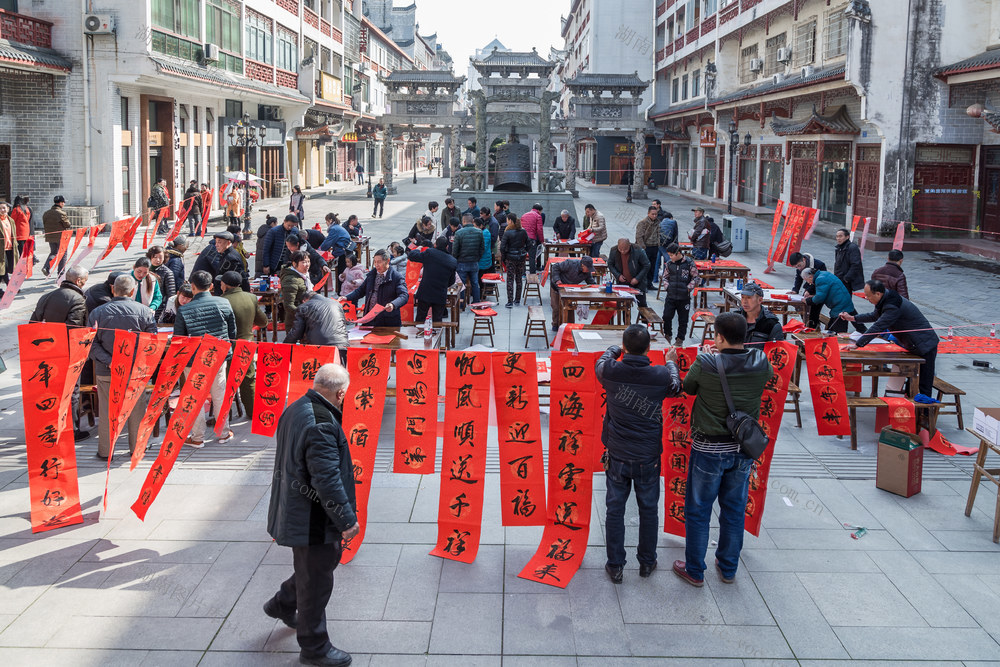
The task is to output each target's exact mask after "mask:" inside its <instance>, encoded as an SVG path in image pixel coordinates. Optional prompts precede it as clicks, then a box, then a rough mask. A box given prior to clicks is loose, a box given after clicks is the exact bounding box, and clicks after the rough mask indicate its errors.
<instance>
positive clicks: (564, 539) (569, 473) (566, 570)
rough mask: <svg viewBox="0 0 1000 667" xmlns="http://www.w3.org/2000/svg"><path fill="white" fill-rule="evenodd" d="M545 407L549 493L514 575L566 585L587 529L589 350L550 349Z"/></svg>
mask: <svg viewBox="0 0 1000 667" xmlns="http://www.w3.org/2000/svg"><path fill="white" fill-rule="evenodd" d="M551 361H552V386H551V392H552V394H551V401H550V412H549V472H548V483H549V495H548V510H547V512H546V517H545V519H546V520H545V530H544V531H543V532H542V541H541V544H539V546H538V550H537V551H536V552H535V555H534V556H532V557H531V560H529V561H528V563H527V565H525V566H524V569H522V570H521V572H520V573H519V574H518V575H517V576H519V577H521V578H522V579H531V580H532V581H537V582H539V583H542V584H547V585H549V586H555V587H557V588H566V586H567V585H569V582H570V581H571V580H572V579H573V575H575V574H576V571H577V570H578V569H580V565H582V564H583V556H584V554H585V553H586V551H587V538H588V536H589V534H590V508H591V502H592V497H593V479H594V475H593V472H591V470H590V461H591V458H592V456H593V455H592V452H591V449H592V448H593V446H594V434H593V431H592V430H591V429H590V426H591V423H592V421H591V417H590V415H588V414H587V406H588V405H593V402H594V394H595V386H596V371H595V368H594V366H595V362H596V357H595V355H594V354H574V353H571V352H553V353H552V357H551Z"/></svg>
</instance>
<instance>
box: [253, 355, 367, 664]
mask: <svg viewBox="0 0 1000 667" xmlns="http://www.w3.org/2000/svg"><path fill="white" fill-rule="evenodd" d="M350 379H351V378H350V376H349V375H348V373H347V370H346V369H345V368H344V367H343V366H337V365H334V364H326V365H324V366H321V367H320V369H319V370H318V371H316V378H315V380H314V381H313V387H312V389H310V390H309V391H307V392H306V394H305V396H303V397H302V398H300V399H298V400H297V401H295V402H294V403H292V404H291V405H289V406H288V407H287V408H285V411H284V412H283V413H282V415H281V418H280V419H279V420H278V431H277V450H276V451H275V454H274V478H273V479H272V481H271V503H270V506H269V507H268V512H267V532H268V534H270V535H271V537H273V538H274V541H275V542H276V543H277V544H280V545H281V546H285V547H291V548H292V562H293V567H294V573H293V574H292V576H291V577H289V578H288V579H286V580H285V581H284V582H282V584H281V588H280V589H279V590H278V592H277V593H275V594H274V597H272V598H271V599H269V600H268V601H267V602H265V603H264V613H265V614H267V615H268V616H270V617H271V618H276V619H279V620H281V621H282V622H283V623H284V624H285V625H287V626H288V627H290V628H295V634H296V638H297V639H298V642H299V648H300V651H299V662H302V663H303V664H307V665H341V666H346V665H349V664H351V656H350V654H348V653H346V652H344V651H341V650H340V649H338V648H335V647H334V646H333V644H331V643H330V637H329V635H328V634H327V629H326V605H327V603H328V602H329V601H330V594H331V593H332V592H333V571H334V570H335V569H336V568H337V565H338V564H339V563H340V558H341V555H342V554H343V550H344V547H343V545H342V541H344V540H347V541H350V540H351V539H353V538H354V537H355V536H357V534H358V533H359V532H360V526H359V524H358V519H357V514H356V512H357V500H356V498H355V493H354V473H353V470H354V464H353V463H352V461H351V452H350V449H349V448H348V445H347V436H345V435H344V429H343V427H342V426H341V424H342V420H343V417H342V413H341V411H342V409H343V404H344V397H345V396H346V395H347V386H348V384H349V383H350ZM296 611H297V612H298V613H296Z"/></svg>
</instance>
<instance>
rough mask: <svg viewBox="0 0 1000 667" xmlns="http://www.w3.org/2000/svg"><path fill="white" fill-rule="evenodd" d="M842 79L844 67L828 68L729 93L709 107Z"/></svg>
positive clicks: (713, 101) (715, 100)
mask: <svg viewBox="0 0 1000 667" xmlns="http://www.w3.org/2000/svg"><path fill="white" fill-rule="evenodd" d="M843 78H844V66H843V65H838V66H836V67H830V68H827V69H816V70H815V71H814V72H813V73H812V74H810V75H809V76H805V77H804V76H802V74H801V73H799V74H795V75H792V76H790V77H788V78H786V79H784V80H782V81H780V82H778V83H774V82H773V81H769V82H768V83H765V84H763V85H760V86H754V87H753V88H746V89H744V90H737V91H736V92H735V93H730V94H729V95H725V96H723V97H718V98H716V99H714V100H712V101H711V103H710V104H709V106H717V105H719V104H726V103H729V102H737V101H739V100H745V99H748V98H751V97H759V96H761V95H769V94H771V93H780V92H781V91H783V90H793V89H795V88H802V87H803V86H808V85H812V84H814V83H822V82H824V81H836V80H837V79H843Z"/></svg>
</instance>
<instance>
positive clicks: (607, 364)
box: [596, 324, 681, 584]
mask: <svg viewBox="0 0 1000 667" xmlns="http://www.w3.org/2000/svg"><path fill="white" fill-rule="evenodd" d="M622 345H623V346H624V348H625V354H624V355H622V348H620V347H618V346H617V345H612V346H611V347H609V348H608V349H607V351H605V352H604V354H602V355H601V358H600V359H598V360H597V365H596V371H597V381H598V382H600V383H601V386H602V387H604V391H605V392H606V395H607V410H606V411H605V413H604V426H603V429H602V431H601V442H603V443H604V447H605V449H606V451H607V464H606V466H605V470H606V471H607V492H606V494H605V503H606V504H607V521H606V526H605V527H606V536H605V541H606V544H607V555H608V559H607V562H606V563H605V564H604V570H605V572H607V573H608V576H609V577H610V578H611V581H612V582H614V583H616V584H620V583H621V582H622V577H623V573H624V570H625V562H626V560H625V558H626V556H625V503H626V501H627V500H628V496H629V493H630V492H631V490H632V489H633V488H634V489H635V502H636V505H638V508H639V547H638V550H637V552H636V559H637V560H638V561H639V576H640V577H648V576H649V575H650V574H652V573H653V570H655V569H656V541H657V538H658V536H659V530H660V520H659V506H660V457H661V454H662V453H663V415H662V414H661V406H662V405H663V399H665V398H668V397H671V396H679V395H680V393H681V377H680V372H679V370H678V368H677V351H676V350H675V349H673V348H671V349H670V350H669V351H668V352H667V355H666V360H667V361H666V365H664V366H653V365H652V363H651V362H650V360H649V356H648V353H649V330H648V329H646V327H644V326H642V325H641V324H631V325H629V327H628V328H627V329H625V331H624V332H623V333H622ZM619 358H620V361H619Z"/></svg>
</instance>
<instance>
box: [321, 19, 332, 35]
mask: <svg viewBox="0 0 1000 667" xmlns="http://www.w3.org/2000/svg"><path fill="white" fill-rule="evenodd" d="M332 27H333V26H331V25H330V22H329V21H327V20H326V19H320V20H319V31H320V32H322V33H323V34H324V35H326V36H327V37H329V36H330V34H331V32H330V29H331V28H332Z"/></svg>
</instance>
